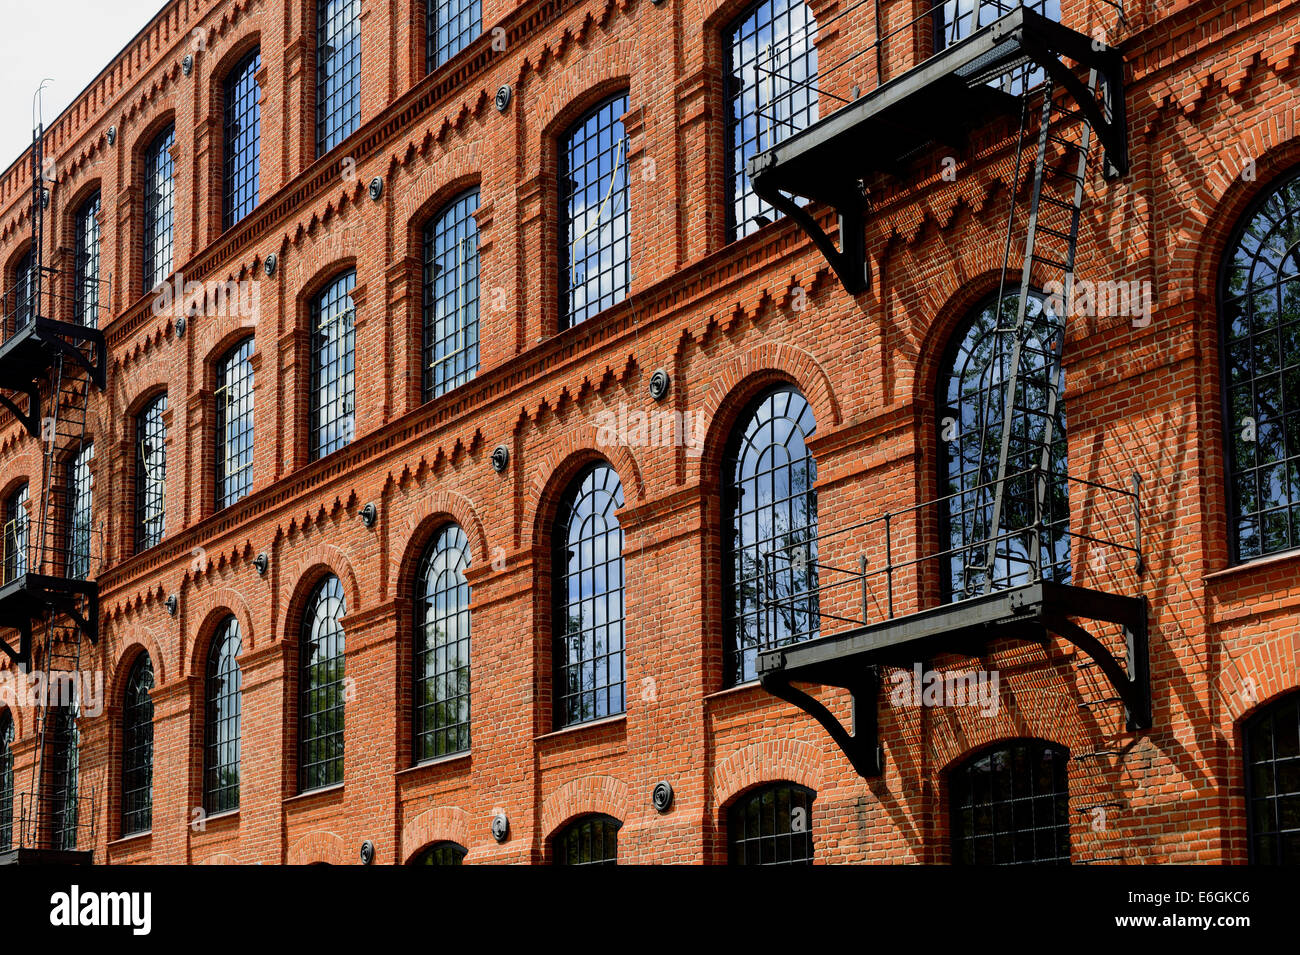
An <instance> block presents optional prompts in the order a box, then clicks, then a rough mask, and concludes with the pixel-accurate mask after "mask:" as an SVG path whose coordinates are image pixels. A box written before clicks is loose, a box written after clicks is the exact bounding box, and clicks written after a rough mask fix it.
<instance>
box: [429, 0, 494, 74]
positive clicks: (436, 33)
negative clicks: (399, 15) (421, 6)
mask: <svg viewBox="0 0 1300 955" xmlns="http://www.w3.org/2000/svg"><path fill="white" fill-rule="evenodd" d="M482 32H483V10H482V2H481V0H427V6H426V8H425V34H426V38H425V43H426V47H427V49H426V51H425V56H426V64H427V65H426V72H429V73H432V72H433V71H434V70H436V69H437V68H438V67H440V66H442V64H444V63H446V62H447V61H448V60H450V59H451V58H452V57H453V56H455V55H456V54H457V53H459V52H460V51H461V50H463V49H465V47H467V46H469V44H470V43H471V42H472V41H473V40H474V38H475V37H477V36H478V35H479V34H480V33H482Z"/></svg>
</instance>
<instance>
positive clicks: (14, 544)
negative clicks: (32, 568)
mask: <svg viewBox="0 0 1300 955" xmlns="http://www.w3.org/2000/svg"><path fill="white" fill-rule="evenodd" d="M27 504H28V485H26V484H24V485H23V486H22V487H20V488H19V489H18V490H16V491H14V493H13V494H11V495H9V499H8V500H7V501H5V525H4V564H3V567H4V575H3V579H2V580H0V584H7V583H8V582H9V581H11V580H13V579H14V578H15V577H21V576H22V575H23V574H25V573H27V545H28V539H29V538H28V527H29V523H28V522H29V520H30V518H29V516H28V513H27Z"/></svg>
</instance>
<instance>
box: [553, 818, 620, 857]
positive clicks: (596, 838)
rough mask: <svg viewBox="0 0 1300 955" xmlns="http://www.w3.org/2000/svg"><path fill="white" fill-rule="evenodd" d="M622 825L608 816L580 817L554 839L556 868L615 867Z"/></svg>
mask: <svg viewBox="0 0 1300 955" xmlns="http://www.w3.org/2000/svg"><path fill="white" fill-rule="evenodd" d="M622 827H623V824H622V823H621V822H619V821H618V820H617V819H615V818H614V817H612V816H603V815H593V816H583V817H582V818H580V819H576V820H574V821H573V822H571V823H569V824H568V825H567V826H565V827H564V829H562V830H561V831H560V833H559V835H557V836H556V837H555V840H554V842H553V843H552V845H553V851H554V852H555V864H556V865H618V830H619V829H621V828H622Z"/></svg>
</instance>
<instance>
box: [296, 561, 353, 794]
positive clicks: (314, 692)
mask: <svg viewBox="0 0 1300 955" xmlns="http://www.w3.org/2000/svg"><path fill="white" fill-rule="evenodd" d="M346 613H347V602H346V600H345V598H344V595H343V585H342V584H341V583H339V579H338V578H337V577H335V576H333V575H331V576H329V577H326V578H325V579H324V580H322V581H321V582H320V583H319V584H317V585H316V589H315V590H313V591H312V594H311V597H310V598H309V599H308V600H307V610H306V612H305V613H304V614H303V620H302V640H301V643H300V644H299V649H298V653H299V660H298V788H299V789H300V790H301V791H303V792H306V791H307V790H309V789H320V788H321V787H323V786H333V785H335V784H336V783H341V782H343V701H344V685H343V676H344V637H343V625H342V624H341V623H340V622H339V621H340V619H341V618H342V617H343V615H344V614H346Z"/></svg>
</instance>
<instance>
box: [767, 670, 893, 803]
mask: <svg viewBox="0 0 1300 955" xmlns="http://www.w3.org/2000/svg"><path fill="white" fill-rule="evenodd" d="M759 682H760V683H761V684H762V686H763V689H765V690H767V692H769V693H771V694H772V695H773V696H775V697H778V698H779V699H782V700H785V701H786V702H787V703H790V704H792V705H794V706H797V707H798V708H799V709H801V710H803V711H804V712H805V713H807V714H808V715H809V716H811V717H812V718H813V719H815V720H816V721H817V722H818V723H820V724H821V725H822V728H823V729H825V730H826V732H827V733H829V734H830V737H831V739H833V740H834V741H835V743H836V744H837V745H838V746H839V748H840V749H841V750H843V751H844V755H845V756H847V757H848V760H849V763H850V764H851V765H852V766H853V768H854V769H855V770H857V773H858V775H859V776H862V777H864V778H867V779H871V778H874V777H879V776H881V775H883V774H884V772H885V750H884V748H883V747H882V746H881V745H880V722H879V715H878V713H877V710H876V701H877V698H878V697H879V695H880V671H879V669H878V668H877V667H874V666H872V667H867V668H866V670H865V672H864V673H863V674H862V676H861V677H860V678H859V679H857V680H856V681H854V683H853V684H852V685H851V686H849V687H848V690H849V692H850V693H851V694H852V699H853V732H849V731H848V730H846V729H845V728H844V726H843V724H841V723H840V721H839V720H837V719H836V718H835V715H834V714H833V713H832V712H831V711H830V710H828V709H827V708H826V707H825V705H824V704H823V703H822V702H821V701H820V700H818V699H816V698H815V697H813V696H811V695H809V694H808V693H805V692H804V691H803V690H800V689H798V688H797V687H795V686H794V685H793V684H791V683H790V681H789V680H787V679H786V678H785V673H784V671H783V670H781V669H776V670H768V671H767V672H765V673H763V674H762V676H760V677H759Z"/></svg>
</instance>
